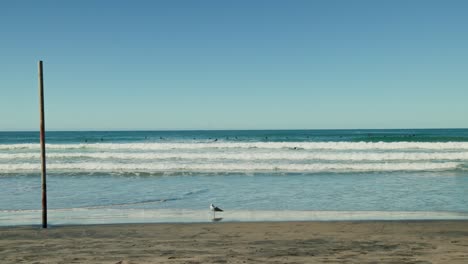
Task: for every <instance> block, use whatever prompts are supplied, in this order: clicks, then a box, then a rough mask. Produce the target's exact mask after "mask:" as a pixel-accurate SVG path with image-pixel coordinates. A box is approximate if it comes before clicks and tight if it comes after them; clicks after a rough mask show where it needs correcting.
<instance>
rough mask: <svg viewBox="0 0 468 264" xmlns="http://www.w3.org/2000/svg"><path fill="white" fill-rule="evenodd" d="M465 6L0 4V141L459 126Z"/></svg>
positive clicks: (465, 111) (465, 99) (467, 70)
mask: <svg viewBox="0 0 468 264" xmlns="http://www.w3.org/2000/svg"><path fill="white" fill-rule="evenodd" d="M467 13H468V1H430V0H410V1H408V0H404V1H400V0H392V1H374V0H369V1H361V0H354V1H345V0H323V1H318V0H317V1H312V0H310V1H309V0H307V1H300V0H292V1H275V0H268V1H259V0H247V1H244V0H236V1H219V0H213V1H208V0H206V1H205V0H200V1H191V0H186V1H182V0H171V1H169V0H168V1H115V0H114V1H87V0H80V1H46V0H44V1H23V0H21V1H13V0H11V1H2V2H0V59H1V60H0V131H8V130H38V129H39V112H38V109H39V99H38V80H37V75H38V74H37V63H38V61H39V60H43V61H44V83H45V108H46V110H45V114H46V130H172V129H174V130H179V129H354V128H377V129H379V128H467V127H468V26H467V25H468V16H467V15H466V14H467Z"/></svg>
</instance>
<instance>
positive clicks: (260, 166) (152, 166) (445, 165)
mask: <svg viewBox="0 0 468 264" xmlns="http://www.w3.org/2000/svg"><path fill="white" fill-rule="evenodd" d="M460 165H461V164H460V163H457V162H424V163H420V162H418V163H414V162H413V163H409V162H404V163H348V164H345V163H315V164H293V163H279V164H278V163H252V162H236V163H181V164H177V163H136V164H134V163H131V164H125V163H97V162H90V163H84V162H83V163H82V162H80V163H52V164H48V165H47V169H48V170H49V171H60V172H62V171H79V172H216V173H223V172H228V173H230V172H240V173H255V172H360V171H377V172H378V171H440V170H453V169H457V168H458V167H459V166H460ZM39 169H40V164H38V163H20V164H0V171H2V172H3V173H15V172H32V171H39Z"/></svg>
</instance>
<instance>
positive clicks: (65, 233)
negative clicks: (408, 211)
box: [0, 221, 468, 264]
mask: <svg viewBox="0 0 468 264" xmlns="http://www.w3.org/2000/svg"><path fill="white" fill-rule="evenodd" d="M467 248H468V222H467V221H371V222H260V223H258V222H257V223H219V222H218V223H204V224H125V225H94V226H56V227H51V228H49V229H46V230H43V229H40V228H37V227H2V228H0V259H1V260H2V263H120V264H123V263H468V251H467V250H466V249H467Z"/></svg>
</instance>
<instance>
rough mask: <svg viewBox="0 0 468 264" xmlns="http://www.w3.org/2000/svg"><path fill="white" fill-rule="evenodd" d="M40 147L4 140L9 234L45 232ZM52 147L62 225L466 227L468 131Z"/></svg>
mask: <svg viewBox="0 0 468 264" xmlns="http://www.w3.org/2000/svg"><path fill="white" fill-rule="evenodd" d="M37 143H38V142H37V133H33V132H0V188H1V192H0V225H11V224H12V223H17V224H32V223H34V222H39V221H40V211H35V210H39V209H40V206H41V201H40V197H41V195H40V186H41V183H40V175H39V156H38V155H39V148H38V144H37ZM47 143H48V151H47V153H48V174H49V177H48V198H49V200H48V206H49V208H50V209H51V211H50V212H49V214H50V218H51V219H50V221H51V222H52V223H54V221H55V223H56V224H69V223H78V224H79V223H106V222H107V223H115V222H145V221H147V222H178V221H188V222H192V221H210V220H211V218H212V217H211V215H210V212H209V211H208V206H209V204H210V203H214V204H216V205H218V206H220V207H222V208H224V209H225V210H226V212H224V213H221V214H220V215H221V216H222V217H223V221H254V220H340V219H343V220H345V219H357V220H364V219H460V218H462V219H466V218H468V217H466V213H468V170H466V168H467V165H466V164H467V163H468V130H335V131H325V130H319V131H306V130H304V131H183V132H180V131H175V132H170V131H165V132H150V131H149V132H131V131H128V132H49V133H48V134H47ZM142 215H143V216H144V217H141V216H142ZM135 216H137V217H135ZM139 216H140V217H139ZM217 216H218V215H217ZM269 218H275V219H269Z"/></svg>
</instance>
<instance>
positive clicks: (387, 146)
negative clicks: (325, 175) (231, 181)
mask: <svg viewBox="0 0 468 264" xmlns="http://www.w3.org/2000/svg"><path fill="white" fill-rule="evenodd" d="M47 148H49V149H103V150H169V149H207V148H216V149H230V148H241V149H242V148H261V149H282V148H298V149H310V150H314V149H328V150H398V149H427V150H468V142H210V143H173V142H172V143H171V142H163V143H119V144H117V143H89V144H88V143H86V144H47ZM21 149H39V144H3V145H0V150H21Z"/></svg>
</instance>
